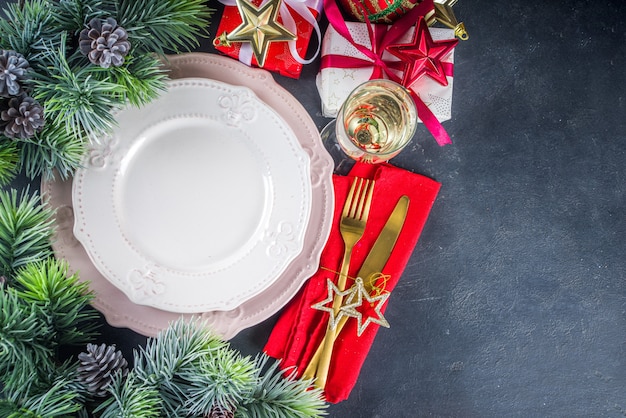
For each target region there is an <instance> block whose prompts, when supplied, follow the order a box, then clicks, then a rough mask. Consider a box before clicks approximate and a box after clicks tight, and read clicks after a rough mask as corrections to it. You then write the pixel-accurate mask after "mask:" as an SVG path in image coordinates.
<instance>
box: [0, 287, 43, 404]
mask: <svg viewBox="0 0 626 418" xmlns="http://www.w3.org/2000/svg"><path fill="white" fill-rule="evenodd" d="M51 333H52V331H51V330H50V329H49V328H48V327H47V325H46V324H45V322H43V321H42V320H41V318H40V317H39V315H38V312H37V310H36V309H35V307H34V306H30V305H28V304H25V303H24V302H23V301H22V300H21V299H20V298H19V297H18V295H17V292H15V290H14V289H13V288H11V287H4V286H3V287H0V379H1V382H2V385H3V386H4V388H5V390H14V391H16V392H17V393H22V394H25V393H28V392H29V390H28V389H29V388H30V387H31V386H32V385H33V384H35V383H36V382H38V381H39V379H40V378H44V377H47V374H48V373H49V372H50V371H51V370H53V369H54V364H53V360H52V359H53V354H54V347H53V346H52V345H51V344H49V340H48V336H49V335H51Z"/></svg>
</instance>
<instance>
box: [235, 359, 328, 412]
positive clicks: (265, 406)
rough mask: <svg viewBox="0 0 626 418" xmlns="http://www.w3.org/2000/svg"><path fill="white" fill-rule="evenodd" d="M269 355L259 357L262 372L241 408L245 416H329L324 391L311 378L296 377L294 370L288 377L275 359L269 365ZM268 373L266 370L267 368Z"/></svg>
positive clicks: (238, 409)
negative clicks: (253, 389)
mask: <svg viewBox="0 0 626 418" xmlns="http://www.w3.org/2000/svg"><path fill="white" fill-rule="evenodd" d="M268 359H269V357H268V356H267V355H265V354H261V355H259V356H257V358H256V369H257V370H258V371H259V375H258V382H259V383H258V386H257V387H256V389H255V391H254V393H253V394H252V395H251V396H250V397H249V399H250V400H249V401H248V402H246V403H244V404H242V405H240V406H239V407H238V408H237V416H238V417H241V418H271V417H275V418H305V417H321V416H324V415H326V411H325V410H326V408H327V407H328V405H327V404H326V403H325V402H324V400H323V398H322V392H321V390H319V389H317V388H312V387H311V383H312V382H311V381H310V380H299V379H295V377H294V373H292V374H291V375H289V376H288V377H285V376H284V374H283V372H282V371H281V370H280V369H279V368H278V365H279V362H274V363H273V364H272V365H271V366H270V367H269V368H267V367H266V363H267V361H268ZM266 368H267V371H265V373H264V374H262V372H261V371H262V370H264V369H266Z"/></svg>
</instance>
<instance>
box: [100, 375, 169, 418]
mask: <svg viewBox="0 0 626 418" xmlns="http://www.w3.org/2000/svg"><path fill="white" fill-rule="evenodd" d="M108 390H109V392H111V395H112V397H111V398H108V399H107V400H105V401H104V402H103V403H101V404H100V405H99V406H98V407H97V408H96V410H95V411H94V412H96V413H101V415H100V418H135V417H142V418H153V417H154V418H157V417H160V416H162V415H161V413H162V408H161V399H160V397H159V391H158V390H157V389H156V388H155V387H154V386H152V385H150V384H149V383H147V382H146V381H145V380H142V379H139V378H138V377H137V375H136V374H135V373H133V372H131V373H129V374H128V376H127V377H126V378H125V379H124V378H123V377H122V375H121V374H120V373H118V374H117V375H116V376H115V377H114V378H113V382H112V383H111V386H109V388H108Z"/></svg>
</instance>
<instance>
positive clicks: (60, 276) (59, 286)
mask: <svg viewBox="0 0 626 418" xmlns="http://www.w3.org/2000/svg"><path fill="white" fill-rule="evenodd" d="M14 282H15V287H16V288H17V289H18V295H19V296H20V297H21V298H22V300H23V301H24V302H26V303H29V304H31V305H33V306H35V307H36V308H37V309H38V310H40V312H41V314H40V317H42V318H45V319H46V321H47V322H48V324H49V326H50V328H52V329H53V330H54V339H55V344H58V345H79V344H80V345H83V344H87V343H88V342H91V341H92V339H93V337H94V336H95V328H96V327H95V320H96V319H97V318H98V315H97V313H96V311H94V310H92V309H90V308H88V305H89V303H90V302H91V300H92V299H93V293H92V292H91V291H90V290H89V283H87V282H80V281H79V280H78V275H76V274H74V275H72V276H69V277H68V272H67V263H66V262H64V261H59V260H56V259H54V258H49V259H47V260H44V261H41V262H34V263H30V264H28V265H26V266H25V267H23V268H21V269H20V270H18V272H17V275H16V277H15V280H14Z"/></svg>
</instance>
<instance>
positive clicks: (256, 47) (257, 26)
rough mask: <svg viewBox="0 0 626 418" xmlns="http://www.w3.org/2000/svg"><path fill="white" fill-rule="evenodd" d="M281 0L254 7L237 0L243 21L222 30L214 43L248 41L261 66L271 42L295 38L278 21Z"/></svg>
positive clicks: (247, 2) (223, 43)
mask: <svg viewBox="0 0 626 418" xmlns="http://www.w3.org/2000/svg"><path fill="white" fill-rule="evenodd" d="M281 1H282V0H269V1H267V2H266V3H264V4H262V5H261V6H260V7H256V6H255V5H253V4H252V3H250V2H249V1H248V0H237V8H238V9H239V15H240V16H241V19H242V20H243V22H242V23H241V24H240V25H239V26H237V27H236V28H235V29H234V30H233V31H232V32H230V33H228V32H223V33H222V34H221V35H220V36H219V37H217V38H215V40H214V44H215V45H216V46H218V45H226V46H229V45H230V44H231V43H233V42H248V43H250V46H251V47H252V52H253V53H254V57H255V58H256V61H257V63H258V64H259V67H263V65H264V64H265V59H266V58H267V50H268V48H269V45H270V43H271V42H286V41H293V40H296V35H294V34H293V33H291V32H290V31H289V30H287V29H286V28H285V27H284V26H283V25H281V24H280V23H279V22H278V10H279V9H280V4H281Z"/></svg>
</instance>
